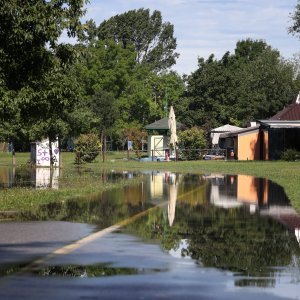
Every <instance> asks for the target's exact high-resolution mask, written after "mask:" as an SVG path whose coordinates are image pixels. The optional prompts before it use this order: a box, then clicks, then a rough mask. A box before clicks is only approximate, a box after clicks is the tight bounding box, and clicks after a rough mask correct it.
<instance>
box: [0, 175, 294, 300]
mask: <svg viewBox="0 0 300 300" xmlns="http://www.w3.org/2000/svg"><path fill="white" fill-rule="evenodd" d="M6 174H9V175H6V177H5V178H10V181H9V180H6V181H5V180H3V178H4V176H2V179H1V180H2V181H1V180H0V186H1V187H5V188H8V187H10V186H32V187H33V188H41V186H43V185H44V187H48V188H49V187H50V186H52V187H54V188H58V184H56V185H55V184H54V186H53V182H58V180H57V178H54V179H53V178H51V180H50V179H49V180H50V181H51V184H50V182H47V176H43V177H42V178H43V180H40V179H39V178H38V176H37V175H35V176H33V175H32V174H29V173H28V172H27V173H26V175H20V173H18V171H14V172H12V170H11V171H7V170H6ZM26 176H27V177H26ZM57 176H58V175H57ZM37 178H38V179H37ZM105 178H106V180H113V181H115V180H118V179H120V178H122V179H124V178H127V179H128V183H129V184H128V186H126V187H125V188H123V189H118V190H113V191H110V192H104V193H101V194H99V195H93V196H92V197H89V198H81V199H70V200H69V201H66V202H57V203H51V204H49V205H43V206H41V207H40V208H39V209H38V210H35V211H24V212H21V214H20V215H19V217H18V218H19V219H18V221H19V222H20V221H22V222H24V221H25V223H24V224H27V223H28V222H30V221H32V220H35V221H43V222H44V221H47V222H49V221H53V220H56V221H60V222H61V221H63V222H67V223H68V224H69V223H74V224H75V223H76V224H78V223H81V224H88V225H89V226H91V229H90V231H91V232H90V233H93V232H99V231H100V232H101V230H104V229H106V228H110V226H113V225H115V224H119V225H118V227H117V229H116V230H112V231H110V232H108V233H107V234H103V236H101V237H99V238H97V239H94V240H92V241H91V242H89V243H87V245H85V246H83V247H81V248H79V249H77V248H76V249H75V250H74V251H72V252H71V253H69V252H68V253H67V254H65V255H62V256H59V257H51V259H50V260H46V261H45V262H44V264H43V265H41V266H39V268H32V269H30V270H29V271H28V270H27V272H29V273H30V274H31V275H30V276H29V275H27V276H28V277H26V278H27V279H26V280H25V281H24V282H23V283H22V284H21V285H20V286H21V287H20V291H21V292H20V294H14V293H16V292H15V291H13V292H12V291H11V290H7V289H6V290H3V291H2V292H1V291H0V298H2V297H4V298H5V297H8V296H9V298H18V297H20V298H21V296H22V294H24V293H25V294H26V293H30V295H32V294H34V293H35V292H36V289H35V288H36V285H37V284H40V280H41V278H44V279H45V278H50V279H51V280H50V279H49V280H50V281H47V284H46V286H43V288H44V289H46V290H47V289H48V290H49V291H51V290H53V289H58V291H61V292H62V291H63V292H62V294H63V295H64V297H62V298H64V299H68V296H69V297H70V299H74V298H76V297H75V296H74V294H73V293H74V291H73V288H74V286H76V287H77V288H76V289H77V291H78V294H76V295H77V296H78V298H79V296H80V297H81V296H82V297H83V298H84V297H87V298H88V297H91V298H93V297H94V294H92V295H91V294H90V293H92V292H91V290H92V291H94V293H95V294H97V293H99V292H101V293H103V294H102V296H103V297H102V298H105V299H116V298H120V299H137V298H144V299H161V298H167V299H192V298H194V299H242V298H243V299H253V298H254V297H257V298H259V299H300V216H299V215H298V214H297V212H296V211H295V210H294V209H293V208H292V207H291V206H290V204H289V200H288V198H287V196H286V195H285V193H284V191H283V189H282V188H281V187H280V186H278V185H277V184H275V183H273V182H271V181H269V180H267V179H263V178H255V177H252V176H246V175H222V174H204V175H194V174H175V173H171V172H154V171H153V172H122V173H115V172H111V173H108V174H107V176H106V177H105ZM132 178H137V179H139V180H138V181H134V182H133V183H132V184H130V180H131V179H132ZM102 179H103V176H102ZM36 182H38V183H36ZM41 182H42V184H41ZM0 192H1V191H0ZM120 222H121V223H120ZM0 224H1V223H0ZM20 224H22V223H20ZM0 228H1V227H0ZM0 247H1V245H0ZM0 262H1V258H0ZM22 263H23V262H20V261H19V262H16V263H15V264H13V265H7V264H5V265H4V264H2V265H1V266H0V268H1V269H0V279H1V276H2V277H3V276H4V277H8V275H10V276H12V275H14V274H16V273H18V272H19V271H20V270H22V269H23V267H24V266H23V265H22ZM26 274H27V273H26ZM18 278H19V277H18ZM65 278H68V281H63V283H62V280H63V279H65ZM76 278H77V280H78V278H80V280H81V281H80V282H79V281H76V280H75V279H76ZM71 279H72V280H71ZM70 280H71V281H70ZM13 282H14V281H13ZM28 282H29V283H28ZM43 282H45V281H43ZM0 283H1V280H0ZM149 285H151V286H152V287H156V289H152V288H151V287H149ZM8 286H9V285H8ZM28 286H30V289H29V290H28ZM87 289H91V290H89V292H87ZM143 291H144V292H145V291H147V293H146V295H145V293H143ZM49 295H51V293H50V294H49ZM52 296H53V295H52ZM49 297H50V296H49ZM33 298H34V297H33ZM33 298H32V299H33ZM37 298H38V297H37ZM46 298H47V297H46ZM50 298H51V297H50ZM96 298H97V297H96ZM93 299H94V298H93Z"/></svg>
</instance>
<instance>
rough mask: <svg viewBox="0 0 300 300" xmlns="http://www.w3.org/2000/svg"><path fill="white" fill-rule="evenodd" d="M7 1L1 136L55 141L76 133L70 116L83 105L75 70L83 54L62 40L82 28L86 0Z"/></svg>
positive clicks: (0, 56) (0, 53)
mask: <svg viewBox="0 0 300 300" xmlns="http://www.w3.org/2000/svg"><path fill="white" fill-rule="evenodd" d="M2 2H3V3H1V7H0V19H1V26H0V40H1V44H0V65H1V69H0V97H1V104H0V108H1V106H5V110H2V109H0V120H1V122H0V135H1V136H0V138H3V139H8V138H9V139H12V140H16V139H17V138H19V137H20V136H21V137H25V140H27V139H29V138H32V139H35V138H41V137H44V136H48V137H49V138H50V141H51V140H52V141H53V140H54V139H55V138H56V136H60V137H62V136H63V135H66V134H67V133H68V131H69V130H70V128H69V124H68V115H69V113H71V112H72V110H73V109H74V107H75V104H76V102H77V101H78V85H77V80H76V79H75V77H74V73H73V68H72V63H73V62H74V61H75V59H76V56H77V54H78V53H77V52H76V51H75V48H74V47H73V46H71V45H67V44H59V43H58V39H59V37H60V36H61V34H62V33H63V31H67V34H68V36H70V37H71V36H72V37H75V36H76V34H77V33H78V32H79V31H80V30H81V24H80V18H81V17H82V16H83V14H84V9H83V6H84V4H85V3H86V1H85V0H74V1H70V0H62V1H57V0H52V1H40V0H33V1H2ZM8 129H9V130H8Z"/></svg>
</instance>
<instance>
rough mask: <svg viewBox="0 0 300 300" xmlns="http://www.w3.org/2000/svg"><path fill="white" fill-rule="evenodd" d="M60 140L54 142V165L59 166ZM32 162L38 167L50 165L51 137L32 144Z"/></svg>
mask: <svg viewBox="0 0 300 300" xmlns="http://www.w3.org/2000/svg"><path fill="white" fill-rule="evenodd" d="M59 155H60V153H59V146H58V140H56V141H55V142H53V143H52V159H53V167H59ZM31 162H32V163H34V164H35V165H36V166H37V167H50V148H49V139H44V140H42V141H40V142H35V143H32V144H31Z"/></svg>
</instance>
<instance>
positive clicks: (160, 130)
mask: <svg viewBox="0 0 300 300" xmlns="http://www.w3.org/2000/svg"><path fill="white" fill-rule="evenodd" d="M168 121H169V118H168V117H165V118H162V119H160V120H158V121H156V122H154V123H151V124H149V125H147V126H145V129H146V130H147V132H148V156H149V157H151V156H157V157H164V156H165V149H167V148H168V147H169V137H168V132H169V123H168ZM176 128H177V130H181V129H183V128H184V125H183V124H181V123H180V122H176Z"/></svg>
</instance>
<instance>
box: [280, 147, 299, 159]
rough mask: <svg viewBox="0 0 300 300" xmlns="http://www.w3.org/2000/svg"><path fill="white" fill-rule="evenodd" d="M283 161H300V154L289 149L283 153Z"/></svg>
mask: <svg viewBox="0 0 300 300" xmlns="http://www.w3.org/2000/svg"><path fill="white" fill-rule="evenodd" d="M281 159H282V160H285V161H296V160H299V159H300V152H299V151H296V150H294V149H287V150H286V151H284V152H283V153H282V156H281Z"/></svg>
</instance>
